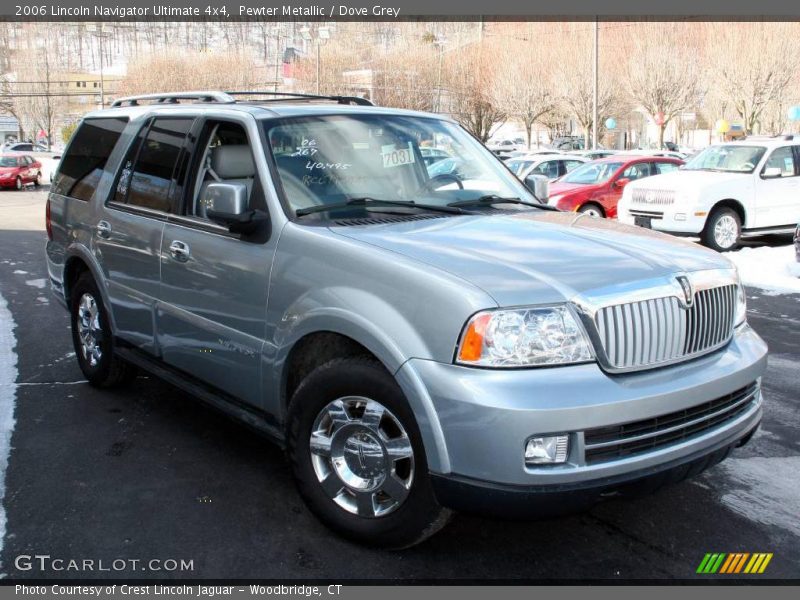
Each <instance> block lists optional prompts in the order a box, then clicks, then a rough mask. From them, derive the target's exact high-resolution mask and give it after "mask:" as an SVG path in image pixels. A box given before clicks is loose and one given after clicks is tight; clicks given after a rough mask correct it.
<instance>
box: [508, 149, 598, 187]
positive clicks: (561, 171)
mask: <svg viewBox="0 0 800 600" xmlns="http://www.w3.org/2000/svg"><path fill="white" fill-rule="evenodd" d="M505 162H506V166H507V167H508V168H509V169H511V172H512V173H514V175H516V176H517V177H518V178H519V179H521V180H522V181H525V179H526V178H527V177H529V176H530V175H543V176H545V177H547V179H548V180H549V181H555V180H556V179H558V178H559V177H561V176H563V175H566V174H567V173H569V172H570V171H572V170H573V169H575V168H577V167H579V166H581V165H582V164H583V163H585V162H589V159H588V158H585V157H583V156H578V155H576V154H526V155H525V156H517V157H515V158H512V159H510V160H507V161H505Z"/></svg>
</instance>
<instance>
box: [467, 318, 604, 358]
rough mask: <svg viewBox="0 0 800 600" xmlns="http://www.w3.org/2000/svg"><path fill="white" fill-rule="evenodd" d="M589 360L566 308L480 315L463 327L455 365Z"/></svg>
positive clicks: (583, 339)
mask: <svg viewBox="0 0 800 600" xmlns="http://www.w3.org/2000/svg"><path fill="white" fill-rule="evenodd" d="M589 360H592V352H591V350H590V349H589V343H588V340H587V339H586V336H585V334H584V332H583V329H582V328H581V327H580V325H578V322H577V320H576V319H575V317H574V316H573V314H572V311H570V309H569V308H568V307H567V306H566V305H559V306H549V307H542V308H514V309H501V310H490V311H483V312H479V313H478V314H476V315H474V316H473V317H472V318H471V319H470V320H469V321H468V322H467V325H466V327H465V328H464V333H463V334H462V336H461V343H460V344H459V346H458V354H457V355H456V362H457V363H460V364H462V365H471V366H478V367H501V368H502V367H506V368H510V367H532V366H540V365H566V364H571V363H580V362H586V361H589Z"/></svg>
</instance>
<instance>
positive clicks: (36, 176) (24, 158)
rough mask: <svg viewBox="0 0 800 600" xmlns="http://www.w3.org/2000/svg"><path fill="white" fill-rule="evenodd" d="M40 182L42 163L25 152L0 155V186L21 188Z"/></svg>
mask: <svg viewBox="0 0 800 600" xmlns="http://www.w3.org/2000/svg"><path fill="white" fill-rule="evenodd" d="M41 182H42V163H40V162H39V161H37V160H34V159H33V157H31V156H28V155H27V154H4V155H0V187H1V188H16V189H18V190H21V189H22V188H23V187H25V185H27V184H30V183H32V184H33V185H36V186H38V185H40V184H41Z"/></svg>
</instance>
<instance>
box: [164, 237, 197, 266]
mask: <svg viewBox="0 0 800 600" xmlns="http://www.w3.org/2000/svg"><path fill="white" fill-rule="evenodd" d="M169 253H170V256H172V258H174V259H175V260H177V261H180V262H186V261H187V260H189V258H190V257H191V256H192V253H191V251H190V250H189V246H188V245H186V244H185V243H183V242H179V241H178V240H175V241H174V242H172V243H171V244H170V245H169Z"/></svg>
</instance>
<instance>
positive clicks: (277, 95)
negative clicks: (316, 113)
mask: <svg viewBox="0 0 800 600" xmlns="http://www.w3.org/2000/svg"><path fill="white" fill-rule="evenodd" d="M225 94H227V95H228V96H267V98H266V99H265V100H262V102H279V101H281V100H290V99H295V100H334V101H335V102H338V103H339V104H357V105H359V106H374V104H373V103H372V102H370V101H369V100H367V99H366V98H361V97H359V96H336V95H331V96H326V95H320V94H299V93H295V92H258V91H255V92H243V91H236V92H225Z"/></svg>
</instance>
